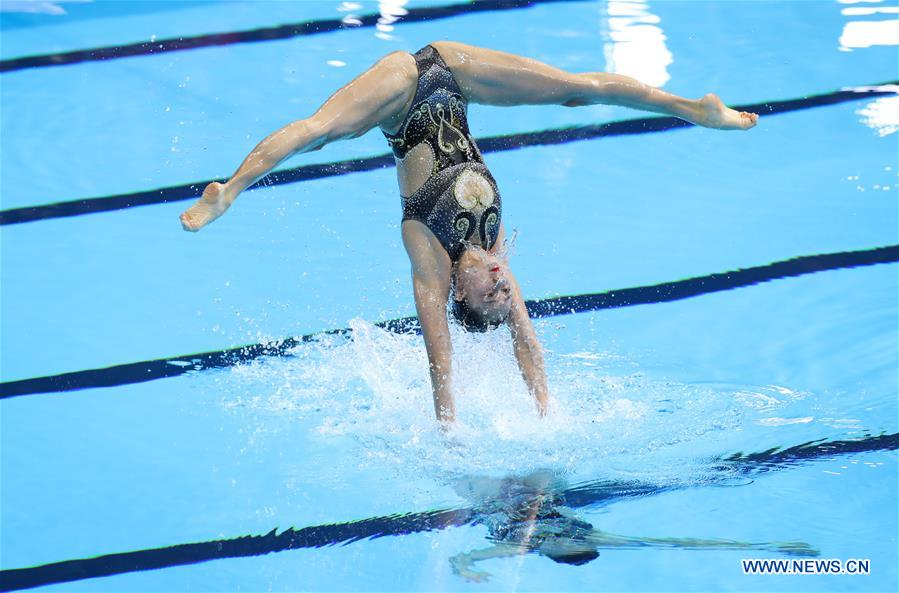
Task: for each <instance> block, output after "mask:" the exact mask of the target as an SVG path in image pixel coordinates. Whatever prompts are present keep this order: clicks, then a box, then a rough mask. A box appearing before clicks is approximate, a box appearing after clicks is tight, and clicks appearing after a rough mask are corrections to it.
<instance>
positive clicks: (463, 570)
mask: <svg viewBox="0 0 899 593" xmlns="http://www.w3.org/2000/svg"><path fill="white" fill-rule="evenodd" d="M449 561H450V564H451V565H452V567H453V572H454V573H456V574H457V575H459V576H460V577H462V578H464V579H465V580H466V581H471V582H473V583H484V582H487V580H488V579H489V578H490V576H491V575H490V573H489V572H485V571H483V570H476V569H475V568H474V562H473V561H472V559H471V557H470V556H469V555H468V554H458V555H456V556H453V557H452V558H450V559H449Z"/></svg>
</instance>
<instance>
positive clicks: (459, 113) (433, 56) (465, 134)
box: [384, 45, 502, 261]
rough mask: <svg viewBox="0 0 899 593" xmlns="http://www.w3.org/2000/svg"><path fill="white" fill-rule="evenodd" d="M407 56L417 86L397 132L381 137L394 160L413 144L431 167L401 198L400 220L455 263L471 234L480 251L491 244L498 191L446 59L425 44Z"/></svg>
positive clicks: (496, 221)
mask: <svg viewBox="0 0 899 593" xmlns="http://www.w3.org/2000/svg"><path fill="white" fill-rule="evenodd" d="M413 57H414V58H415V64H416V65H417V66H418V87H417V88H416V89H415V97H414V98H413V100H412V107H411V108H410V109H409V113H408V114H407V115H406V119H405V120H404V121H403V125H402V126H401V127H400V129H399V131H398V132H397V134H396V135H391V134H387V133H385V134H384V136H386V137H387V142H389V143H390V146H391V148H392V149H393V154H394V155H395V156H396V157H397V158H399V159H402V158H403V157H405V156H406V155H407V154H408V153H409V151H410V150H412V149H413V148H416V147H417V146H423V147H424V148H425V150H429V151H430V152H431V156H433V163H434V165H433V168H432V170H431V171H430V175H429V177H428V179H427V181H425V182H424V184H423V185H422V186H421V187H420V188H419V189H418V190H416V191H415V193H413V194H412V195H411V196H409V197H407V198H403V220H404V221H406V220H417V221H419V222H421V223H423V224H424V225H426V226H427V227H428V228H429V229H430V230H431V232H433V233H434V236H435V237H437V240H438V241H440V244H441V245H443V248H444V249H446V252H447V254H449V256H450V259H451V260H453V261H457V260H458V259H459V257H461V255H462V252H463V251H464V250H465V245H464V243H463V242H465V241H471V242H475V241H474V239H473V236H474V235H475V233H477V239H478V242H479V243H480V244H481V246H482V247H484V248H485V249H489V248H490V247H491V246H492V245H493V244H494V243H495V242H496V239H497V236H498V235H499V225H500V220H501V217H502V204H501V200H500V196H499V190H498V189H497V187H496V180H494V179H493V176H492V175H491V174H490V171H488V170H487V167H486V166H485V165H484V159H483V157H482V156H481V152H480V150H478V147H477V144H475V141H474V138H472V137H471V133H470V132H469V130H468V119H467V112H468V102H467V101H466V99H465V96H464V95H463V94H462V90H461V89H460V88H459V85H458V84H457V83H456V79H455V78H454V77H453V73H452V72H451V71H450V69H449V68H448V67H447V65H446V62H444V61H443V58H441V57H440V54H439V53H438V52H437V50H436V49H434V48H433V47H432V46H430V45H426V46H425V47H423V48H422V49H420V50H418V51H417V52H416V53H415V54H414V55H413Z"/></svg>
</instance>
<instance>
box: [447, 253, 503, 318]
mask: <svg viewBox="0 0 899 593" xmlns="http://www.w3.org/2000/svg"><path fill="white" fill-rule="evenodd" d="M511 308H512V284H511V282H510V281H509V265H508V262H507V261H506V258H505V257H504V256H502V255H498V254H496V253H489V252H488V251H485V250H484V249H482V248H480V247H477V246H468V247H467V248H466V249H465V251H463V252H462V256H461V257H460V258H459V260H458V261H457V262H456V263H455V264H454V265H453V302H452V309H453V317H455V318H456V321H458V322H459V323H460V324H462V327H464V328H465V329H467V330H469V331H478V332H484V331H487V330H488V329H493V328H495V327H497V326H499V325H501V324H503V323H504V322H505V321H506V319H507V318H508V317H509V312H510V311H511Z"/></svg>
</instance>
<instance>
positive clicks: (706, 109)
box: [694, 93, 759, 130]
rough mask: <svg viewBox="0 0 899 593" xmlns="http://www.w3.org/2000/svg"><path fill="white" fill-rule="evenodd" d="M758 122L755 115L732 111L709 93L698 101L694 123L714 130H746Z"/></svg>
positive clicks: (714, 95)
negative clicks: (697, 110) (697, 111)
mask: <svg viewBox="0 0 899 593" xmlns="http://www.w3.org/2000/svg"><path fill="white" fill-rule="evenodd" d="M758 121H759V116H758V115H757V114H755V113H749V112H747V111H734V110H733V109H731V108H730V107H728V106H727V105H725V104H724V103H722V102H721V99H720V98H718V95H716V94H714V93H709V94H707V95H706V96H704V97H703V98H702V99H700V100H699V116H698V117H697V119H696V121H695V122H694V123H695V124H697V125H700V126H705V127H707V128H714V129H716V130H748V129H749V128H752V127H755V124H756V123H757V122H758Z"/></svg>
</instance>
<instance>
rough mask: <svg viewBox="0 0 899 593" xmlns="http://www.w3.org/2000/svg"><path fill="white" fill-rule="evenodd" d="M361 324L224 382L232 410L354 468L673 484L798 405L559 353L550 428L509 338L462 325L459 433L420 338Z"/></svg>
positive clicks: (598, 356)
mask: <svg viewBox="0 0 899 593" xmlns="http://www.w3.org/2000/svg"><path fill="white" fill-rule="evenodd" d="M350 326H351V328H352V335H351V339H349V340H347V339H345V338H342V337H329V338H323V339H322V340H320V341H318V342H314V343H311V344H304V345H302V346H300V347H298V348H296V349H295V350H294V351H293V355H294V358H289V359H268V360H261V361H256V362H253V363H250V364H247V365H243V366H239V367H236V368H234V369H233V370H232V371H231V372H229V373H227V374H226V375H224V376H223V379H222V382H223V383H225V384H227V385H228V389H229V390H231V391H233V392H235V395H234V396H227V397H226V401H225V404H226V405H228V406H240V407H251V408H254V409H256V410H258V411H262V413H264V414H273V415H275V416H276V417H278V418H287V419H289V420H290V421H292V422H300V421H302V422H303V423H304V424H307V425H308V427H309V430H310V432H311V433H312V435H313V436H314V437H315V438H319V439H325V440H329V439H333V440H334V442H335V443H337V442H341V443H342V442H347V441H348V442H350V443H352V447H353V448H354V450H353V451H351V454H352V457H353V458H354V459H357V458H358V459H364V460H365V463H366V464H369V465H370V464H378V465H379V466H381V467H382V468H383V470H384V471H385V472H387V473H390V474H394V475H397V476H400V477H402V476H411V475H421V474H422V473H423V472H424V473H427V474H429V475H443V476H445V477H447V478H451V477H452V476H459V475H463V474H472V473H479V474H481V475H487V474H495V475H500V474H502V475H506V474H508V473H516V472H517V473H524V472H529V471H533V470H536V469H540V468H552V469H553V470H554V471H557V472H562V473H565V474H569V475H571V474H573V473H577V474H580V475H599V474H602V475H615V474H617V475H623V474H624V475H633V473H632V469H631V468H634V467H639V468H640V472H639V473H640V476H641V477H643V478H647V477H655V478H658V479H665V478H667V477H670V476H672V475H674V473H678V472H680V473H682V472H683V470H684V464H685V463H688V462H689V461H690V460H694V459H695V460H697V462H698V461H699V459H698V456H699V455H700V452H701V451H702V452H703V453H707V454H708V455H715V454H718V453H722V452H723V451H722V444H721V440H723V439H724V438H728V435H730V434H732V433H735V432H740V431H741V430H743V429H744V428H745V427H747V426H749V425H752V424H755V426H765V425H766V424H765V423H764V422H759V420H758V418H761V417H763V416H765V417H766V416H768V415H770V414H771V413H772V412H773V411H775V410H777V409H779V408H780V407H781V404H783V403H785V402H788V401H791V400H795V399H797V398H799V397H800V394H797V393H795V392H793V391H791V390H789V389H787V388H783V387H778V386H768V387H756V388H750V387H746V386H733V385H726V386H722V385H716V384H692V383H679V382H674V381H668V380H665V379H664V378H661V377H655V378H654V377H652V376H651V375H650V374H647V373H645V372H642V371H640V369H639V367H638V366H637V365H636V364H635V363H633V362H631V361H629V360H627V359H626V358H625V357H622V356H619V355H616V354H612V353H607V352H574V353H557V352H547V353H546V368H547V370H548V373H549V377H548V379H549V387H550V393H551V395H552V397H553V403H552V405H551V411H550V414H549V415H548V416H547V417H546V418H543V419H540V418H539V417H538V416H537V413H536V406H535V404H534V401H533V399H532V398H531V396H530V395H529V393H528V390H527V387H526V385H525V383H524V381H523V379H522V377H521V374H520V372H519V370H518V367H517V364H516V361H515V357H514V354H513V351H512V345H511V340H510V338H509V335H508V332H504V331H494V332H488V333H487V334H471V333H468V332H465V331H464V330H461V329H459V328H456V327H455V326H453V327H452V328H451V333H452V343H453V377H454V383H453V392H454V394H455V399H456V410H457V426H456V428H455V429H453V430H451V431H450V432H449V433H448V434H444V433H442V432H441V431H440V430H439V429H438V427H437V423H436V421H435V415H434V408H433V403H432V394H431V385H430V378H429V375H428V362H427V354H426V352H425V348H424V344H423V342H422V339H421V337H420V336H418V335H412V334H395V333H391V332H388V331H385V330H383V329H381V328H379V327H376V326H374V325H372V324H369V323H367V322H365V321H362V320H354V321H352V322H351V324H350ZM237 393H239V394H240V395H236V394H237ZM247 393H253V394H255V395H253V396H247V395H246V394H247ZM781 412H782V410H781ZM778 420H781V419H779V418H778ZM806 422H807V420H806ZM768 424H769V425H777V424H779V423H778V422H776V421H773V422H770V423H768ZM674 468H676V469H674ZM673 472H674V473H673Z"/></svg>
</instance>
